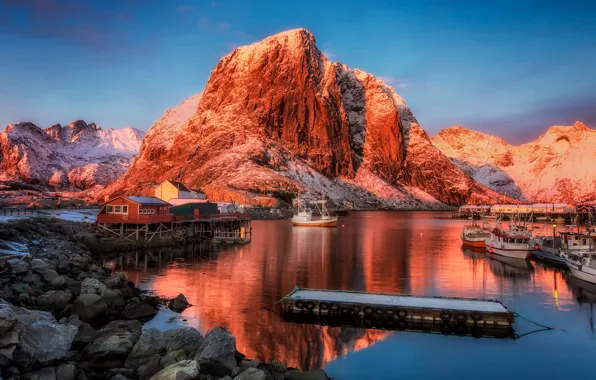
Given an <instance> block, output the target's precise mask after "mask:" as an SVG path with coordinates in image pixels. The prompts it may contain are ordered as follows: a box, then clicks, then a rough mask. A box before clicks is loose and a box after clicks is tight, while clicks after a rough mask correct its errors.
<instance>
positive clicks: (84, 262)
mask: <svg viewBox="0 0 596 380" xmlns="http://www.w3.org/2000/svg"><path fill="white" fill-rule="evenodd" d="M68 261H69V262H70V264H71V265H73V266H75V267H79V268H81V269H87V268H89V262H90V260H89V259H88V258H87V257H83V256H81V255H79V254H76V253H74V254H72V255H70V256H69V257H68Z"/></svg>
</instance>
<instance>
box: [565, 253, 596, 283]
mask: <svg viewBox="0 0 596 380" xmlns="http://www.w3.org/2000/svg"><path fill="white" fill-rule="evenodd" d="M566 262H567V268H569V271H570V272H571V274H572V275H573V277H575V278H578V279H580V280H583V281H586V282H589V283H592V284H596V251H591V252H573V253H569V254H568V255H567V260H566Z"/></svg>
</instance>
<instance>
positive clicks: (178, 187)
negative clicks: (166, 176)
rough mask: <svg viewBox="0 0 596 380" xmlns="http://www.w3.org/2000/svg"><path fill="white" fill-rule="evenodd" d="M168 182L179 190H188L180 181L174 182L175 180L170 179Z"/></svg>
mask: <svg viewBox="0 0 596 380" xmlns="http://www.w3.org/2000/svg"><path fill="white" fill-rule="evenodd" d="M168 182H170V183H171V184H172V185H174V186H175V187H176V188H177V189H178V190H179V191H188V192H190V189H189V188H188V187H186V186H185V185H184V184H183V183H182V182H176V181H171V180H168Z"/></svg>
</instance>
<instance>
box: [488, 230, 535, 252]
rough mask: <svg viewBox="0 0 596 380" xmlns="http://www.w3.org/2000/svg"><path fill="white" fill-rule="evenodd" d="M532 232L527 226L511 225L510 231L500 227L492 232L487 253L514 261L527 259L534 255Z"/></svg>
mask: <svg viewBox="0 0 596 380" xmlns="http://www.w3.org/2000/svg"><path fill="white" fill-rule="evenodd" d="M531 239H532V231H531V230H530V229H528V228H527V227H526V226H523V225H518V224H511V225H510V226H509V229H508V230H503V229H501V228H499V227H497V228H495V229H493V230H492V231H491V232H490V238H489V239H487V240H486V243H485V247H486V251H487V252H488V253H491V254H497V255H501V256H505V257H510V258H513V259H524V260H525V259H527V258H528V257H529V256H530V254H531V253H532V243H531Z"/></svg>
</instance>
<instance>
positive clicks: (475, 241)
mask: <svg viewBox="0 0 596 380" xmlns="http://www.w3.org/2000/svg"><path fill="white" fill-rule="evenodd" d="M459 237H460V239H461V241H462V244H463V245H465V246H468V247H471V248H484V242H485V241H486V239H488V238H490V233H489V232H487V231H486V230H484V229H483V228H482V227H481V226H479V225H478V224H477V223H476V222H472V223H470V224H465V225H464V229H463V231H462V232H461V234H460V235H459Z"/></svg>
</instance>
